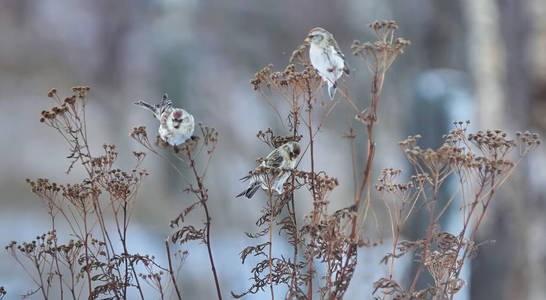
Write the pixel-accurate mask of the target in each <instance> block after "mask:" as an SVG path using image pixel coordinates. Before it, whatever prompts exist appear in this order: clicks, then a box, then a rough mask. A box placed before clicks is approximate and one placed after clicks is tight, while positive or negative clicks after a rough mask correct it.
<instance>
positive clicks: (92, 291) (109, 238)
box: [6, 86, 184, 299]
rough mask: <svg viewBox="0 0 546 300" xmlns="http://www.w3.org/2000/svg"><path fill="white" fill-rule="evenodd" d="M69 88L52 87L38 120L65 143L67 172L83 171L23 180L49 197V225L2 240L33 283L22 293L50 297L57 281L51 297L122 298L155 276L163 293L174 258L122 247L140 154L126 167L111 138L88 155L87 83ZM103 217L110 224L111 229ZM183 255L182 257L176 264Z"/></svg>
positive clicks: (138, 178)
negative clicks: (68, 91) (119, 164)
mask: <svg viewBox="0 0 546 300" xmlns="http://www.w3.org/2000/svg"><path fill="white" fill-rule="evenodd" d="M72 91H73V95H72V96H70V97H67V98H65V99H64V100H61V98H60V97H59V96H58V94H57V91H56V90H55V89H52V90H51V91H49V93H48V96H49V97H50V98H51V99H53V100H54V101H55V102H56V104H57V106H54V107H53V108H51V109H50V110H47V111H43V112H42V117H41V119H40V121H41V122H43V123H45V124H46V125H47V126H49V127H51V128H53V129H55V130H56V131H57V132H58V133H59V134H60V135H61V136H62V137H63V138H64V140H65V142H66V143H67V145H68V148H69V155H68V159H69V160H70V164H69V166H68V169H67V171H66V172H67V173H69V172H70V171H71V170H72V169H73V168H74V167H75V166H76V165H79V166H81V167H82V169H83V170H84V171H85V176H84V178H83V179H82V180H81V181H80V182H78V183H74V184H57V183H54V182H50V181H49V180H48V179H45V178H38V179H37V180H29V179H27V182H28V183H29V184H30V186H31V189H32V192H33V193H34V194H36V195H37V196H38V198H39V199H40V200H41V201H42V202H43V203H45V204H46V207H47V209H48V214H49V216H50V224H51V229H50V230H49V231H48V232H47V233H45V234H42V235H38V236H37V237H36V239H34V240H32V241H30V242H23V243H21V244H19V243H17V242H15V241H13V242H11V243H10V244H9V245H7V246H6V249H7V250H8V252H9V253H10V254H11V255H12V256H13V257H14V259H15V260H16V261H17V262H18V263H19V264H20V265H21V266H22V267H23V269H24V270H25V272H27V274H28V276H29V277H30V278H31V279H32V280H33V282H34V283H35V285H36V286H37V288H36V289H35V290H33V291H31V292H29V293H28V294H27V296H30V295H32V294H34V293H37V292H40V293H41V295H42V297H43V298H44V299H49V298H51V297H52V296H51V295H50V292H51V289H52V288H56V289H58V293H57V294H56V295H55V297H59V298H60V299H64V297H65V296H66V297H68V298H72V299H79V298H80V297H81V296H82V293H83V292H84V291H85V290H86V291H87V294H88V298H89V299H98V298H101V299H127V298H128V297H129V295H132V293H131V292H130V289H132V290H136V294H137V295H138V296H139V297H140V298H141V299H144V293H143V291H142V282H143V281H144V282H149V281H150V280H151V279H153V280H154V282H153V284H152V285H153V286H154V287H155V288H156V289H157V290H158V292H159V295H160V297H161V298H165V297H166V296H168V294H166V293H165V291H166V288H167V286H166V285H165V284H168V283H169V282H172V283H173V284H174V286H175V287H176V281H175V280H174V278H173V280H172V281H171V279H170V277H169V279H168V280H166V281H165V280H164V281H161V280H160V278H159V277H160V275H162V274H163V273H164V272H165V273H169V274H171V273H172V267H171V265H169V268H166V267H162V266H160V265H159V264H158V263H156V261H155V257H153V256H148V255H141V254H139V253H133V252H131V251H130V250H129V249H128V248H127V239H128V236H127V230H128V227H129V224H130V220H131V217H132V214H133V207H134V204H135V201H136V199H137V195H138V192H139V190H140V188H141V185H142V180H143V179H144V177H146V176H147V175H148V173H147V172H146V170H143V169H141V168H140V165H141V163H142V160H143V159H144V157H145V154H144V153H142V152H133V155H134V157H135V161H136V162H135V167H134V168H133V169H131V170H129V171H123V170H121V169H118V168H116V167H115V162H116V159H117V157H118V153H117V152H116V150H115V149H116V148H115V146H114V145H103V153H102V154H100V155H94V154H92V152H91V150H90V144H89V140H88V135H87V122H86V110H85V108H86V103H87V101H88V100H87V92H88V91H89V87H82V86H80V87H74V88H72ZM108 224H114V226H113V228H112V226H109V225H108ZM58 227H66V228H68V229H69V235H70V237H72V238H71V239H70V240H68V239H67V238H66V237H65V236H63V237H59V236H58V233H57V228H58ZM183 259H184V256H183V255H182V256H180V263H182V260H183ZM169 260H170V257H169ZM29 264H30V267H29V266H28V265H29ZM139 278H140V279H139ZM55 283H56V285H54V284H55ZM177 290H178V289H177ZM179 298H180V297H179Z"/></svg>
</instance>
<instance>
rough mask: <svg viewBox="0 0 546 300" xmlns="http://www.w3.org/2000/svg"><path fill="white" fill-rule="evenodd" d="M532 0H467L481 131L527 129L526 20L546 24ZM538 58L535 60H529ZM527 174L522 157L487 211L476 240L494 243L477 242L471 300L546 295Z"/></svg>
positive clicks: (539, 0)
mask: <svg viewBox="0 0 546 300" xmlns="http://www.w3.org/2000/svg"><path fill="white" fill-rule="evenodd" d="M529 1H530V2H536V3H535V6H539V7H541V8H542V9H544V8H545V6H546V3H545V2H544V1H543V0H529ZM529 1H514V0H465V13H466V18H467V26H468V30H469V36H470V39H469V41H468V45H469V61H470V70H471V72H472V76H473V77H474V83H475V87H474V90H475V99H476V102H477V105H478V118H479V120H480V124H479V127H480V128H501V129H504V130H507V131H509V132H513V131H515V130H521V129H525V128H529V127H530V126H532V122H530V120H531V118H530V115H531V111H532V109H531V102H530V99H531V95H530V91H531V90H532V89H531V84H530V82H532V80H530V79H531V74H530V72H529V68H528V65H527V64H526V63H529V61H527V60H526V58H528V57H529V55H528V54H531V53H526V47H525V45H526V44H527V42H528V41H529V40H531V41H532V40H534V39H535V38H534V37H531V35H530V30H529V27H530V25H529V23H530V22H532V21H531V20H533V21H534V22H542V25H540V26H542V27H540V26H536V28H540V29H541V30H542V33H541V34H542V35H544V33H545V31H546V26H544V19H541V18H540V17H538V15H537V17H535V18H532V16H529V15H528V14H526V12H525V11H524V9H523V7H525V5H526V4H528V2H529ZM533 10H534V9H533ZM535 12H536V11H535ZM536 13H537V14H538V12H536ZM544 49H545V47H542V48H540V47H535V48H534V50H533V51H535V52H536V51H539V52H541V53H533V54H534V55H535V56H536V57H539V58H542V59H543V58H544V56H543V55H544V54H543V51H544ZM531 57H534V56H533V55H531ZM535 63H539V62H533V63H532V64H535ZM542 63H543V64H542V67H537V68H539V69H540V70H541V71H540V72H544V70H546V68H545V67H544V64H545V63H544V62H542ZM542 84H544V81H543V82H542ZM530 177H532V176H531V174H530V169H529V165H528V164H526V162H525V161H524V162H523V163H522V164H520V165H519V166H518V170H517V172H516V173H515V177H514V178H513V179H512V180H510V183H507V184H506V185H505V186H503V187H502V188H501V193H498V194H497V199H496V200H497V201H495V203H494V205H493V206H492V207H491V208H490V211H489V212H488V216H486V223H485V224H484V225H483V226H482V227H481V230H480V238H482V239H485V240H488V239H492V240H496V241H497V242H496V243H495V244H493V245H492V246H484V247H481V248H480V252H479V256H478V257H477V258H476V259H475V260H474V261H473V270H472V281H471V295H472V299H540V298H541V297H543V296H544V295H543V290H544V288H543V284H544V278H545V277H544V264H543V261H537V259H539V257H537V256H540V255H535V256H533V255H532V253H534V252H537V251H536V250H533V249H534V248H536V247H533V246H532V245H533V244H536V243H535V242H534V240H536V239H537V236H536V235H537V234H536V232H535V233H534V234H533V233H532V231H531V230H530V229H532V228H535V227H536V226H537V221H538V220H540V219H541V218H540V217H539V216H540V215H541V214H537V213H535V212H534V211H536V209H537V208H539V207H540V206H539V203H538V201H537V199H538V195H537V193H536V192H533V190H532V189H530V188H529V186H530V185H531V181H530V180H529V179H530ZM538 222H540V221H538ZM539 228H540V227H539ZM541 228H544V227H541ZM543 244H544V243H542V245H543ZM539 248H543V246H541V247H539ZM542 259H544V255H542Z"/></svg>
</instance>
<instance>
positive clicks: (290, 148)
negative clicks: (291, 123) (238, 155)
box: [237, 142, 301, 199]
mask: <svg viewBox="0 0 546 300" xmlns="http://www.w3.org/2000/svg"><path fill="white" fill-rule="evenodd" d="M300 152H301V147H300V144H298V143H297V142H288V143H285V144H283V145H281V146H280V147H278V148H276V149H275V150H273V151H272V152H271V153H269V155H267V157H266V158H265V160H264V161H263V162H262V163H261V164H260V166H261V167H271V168H278V169H279V170H278V172H272V173H269V174H274V175H272V176H273V177H272V178H269V180H271V182H270V185H271V189H272V190H274V191H276V192H277V193H278V194H282V192H283V185H284V182H285V181H286V180H287V179H288V177H289V176H290V172H289V171H288V170H287V169H289V170H292V169H294V167H296V160H297V158H298V156H299V155H300ZM265 176H266V175H263V174H258V175H252V174H250V175H248V176H245V177H243V178H241V180H243V181H247V180H249V179H251V181H250V184H249V185H248V188H247V189H246V190H244V191H243V192H242V193H240V194H239V195H237V197H241V196H243V195H244V196H246V197H247V198H249V199H250V198H252V196H254V194H255V193H256V191H257V190H258V188H259V187H261V188H262V189H264V190H267V189H269V185H268V183H267V182H266V180H267V179H266V178H264V177H265Z"/></svg>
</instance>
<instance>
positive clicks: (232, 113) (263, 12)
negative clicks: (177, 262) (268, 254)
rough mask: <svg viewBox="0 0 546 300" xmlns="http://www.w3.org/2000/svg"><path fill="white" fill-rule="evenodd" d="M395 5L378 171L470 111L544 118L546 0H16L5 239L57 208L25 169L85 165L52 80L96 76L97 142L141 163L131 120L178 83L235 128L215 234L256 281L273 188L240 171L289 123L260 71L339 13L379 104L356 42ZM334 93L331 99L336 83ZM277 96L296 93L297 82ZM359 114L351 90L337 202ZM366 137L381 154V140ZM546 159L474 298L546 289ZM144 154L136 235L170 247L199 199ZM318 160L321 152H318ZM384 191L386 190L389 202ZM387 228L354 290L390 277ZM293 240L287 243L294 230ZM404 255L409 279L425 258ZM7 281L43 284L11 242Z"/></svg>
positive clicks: (202, 294) (340, 130) (223, 134)
mask: <svg viewBox="0 0 546 300" xmlns="http://www.w3.org/2000/svg"><path fill="white" fill-rule="evenodd" d="M383 19H393V20H395V21H397V22H398V24H399V26H400V29H399V30H398V32H397V35H398V36H401V37H404V38H405V39H408V40H410V41H411V42H412V45H411V46H410V47H408V48H407V49H406V52H405V54H404V55H402V56H400V57H399V58H398V59H397V60H396V62H395V63H394V65H393V66H392V68H391V70H390V71H389V73H388V74H387V78H386V81H385V86H384V93H383V97H382V99H381V103H380V105H379V116H378V117H379V120H380V122H379V124H378V125H377V130H378V131H377V134H376V136H377V138H376V139H377V140H376V142H377V145H378V151H377V155H376V160H375V162H374V163H375V165H374V168H375V173H374V179H375V178H376V177H377V175H378V171H379V170H381V169H382V168H384V167H395V168H403V169H408V166H407V164H406V162H405V160H404V159H403V155H402V152H401V151H400V149H399V147H398V145H397V142H398V141H400V140H403V139H405V137H407V136H408V135H414V134H417V133H420V134H421V135H423V136H424V138H423V141H422V145H421V146H422V147H423V148H424V147H438V146H439V145H440V142H441V140H440V137H441V135H442V134H444V133H446V132H447V131H448V130H449V129H450V128H452V127H451V125H450V124H451V121H453V120H471V121H472V125H471V128H472V130H479V129H486V128H502V129H504V130H506V131H507V132H509V133H511V134H512V136H514V135H513V133H514V132H515V131H516V130H525V129H530V130H533V131H537V132H539V133H543V132H544V130H545V129H546V1H544V0H497V1H495V0H464V1H435V0H406V1H381V0H368V1H362V0H340V1H327V0H320V1H311V0H303V1H289V0H282V1H261V2H258V1H252V0H236V1H220V0H202V1H196V0H194V1H190V0H186V1H176V0H138V1H128V0H118V1H108V0H95V1H83V0H40V1H33V0H3V1H1V2H0V41H1V42H0V108H1V109H0V128H1V130H0V134H1V143H2V144H1V145H0V157H2V159H1V160H0V172H1V174H0V189H1V193H0V205H1V209H0V244H1V245H2V246H4V245H6V244H7V243H9V242H10V241H12V240H17V241H25V240H30V239H32V238H34V237H35V236H36V234H41V233H43V232H44V231H46V230H47V229H46V228H47V226H48V221H49V219H48V216H47V214H46V209H45V207H44V205H43V204H42V203H40V201H39V200H38V199H37V198H36V197H35V196H34V195H33V194H32V193H31V192H30V190H29V188H28V185H27V184H26V183H25V178H31V179H34V178H37V177H48V178H51V179H52V180H55V181H57V182H60V183H68V182H77V181H78V180H79V179H80V178H81V172H78V171H77V170H75V171H74V172H73V173H71V174H70V175H66V174H65V173H64V171H65V170H66V168H67V167H68V161H67V160H66V156H67V154H68V150H67V149H66V147H65V144H64V141H63V140H62V138H61V137H60V136H59V135H58V134H56V132H55V131H54V130H52V129H50V128H47V127H45V126H43V124H41V123H39V116H40V112H41V111H42V110H43V109H46V108H48V107H50V106H51V105H52V104H53V103H52V102H51V100H50V99H48V98H47V97H46V94H47V91H48V90H49V89H50V88H53V87H55V88H57V90H58V91H59V94H60V95H61V97H63V96H69V95H70V88H71V87H72V86H74V85H89V86H90V87H91V91H90V94H89V99H90V102H89V105H88V122H89V132H90V140H91V143H92V144H94V145H95V147H96V149H97V150H98V149H99V148H100V146H101V145H102V144H103V143H112V144H116V145H117V146H118V148H117V149H118V151H119V153H120V158H119V166H120V167H121V168H131V167H132V163H133V161H132V155H130V153H131V151H132V150H138V151H143V148H142V147H141V146H140V145H139V144H137V143H136V142H134V141H133V140H131V139H130V137H129V133H130V131H131V129H132V128H133V127H135V126H139V125H146V126H147V127H148V129H149V132H151V131H154V130H155V129H156V128H157V122H156V121H155V120H154V119H153V118H152V116H151V115H150V114H149V113H147V112H146V111H144V110H142V109H140V108H138V107H137V106H135V105H133V104H132V103H133V102H134V101H136V100H138V99H143V100H147V101H149V102H157V101H159V99H160V97H161V95H162V94H163V93H164V92H167V93H169V96H170V98H171V99H173V100H174V101H175V102H176V104H177V105H179V106H182V107H184V108H185V109H186V110H188V111H189V112H191V113H192V114H194V116H195V118H196V119H197V120H198V121H201V122H203V123H205V124H207V125H209V126H213V127H216V128H217V129H218V130H219V132H220V143H219V145H218V149H217V153H216V154H215V156H214V159H213V162H212V165H211V167H210V170H209V173H208V174H209V175H208V178H207V184H208V185H209V187H210V200H209V201H210V204H209V205H210V207H211V210H212V212H211V214H212V218H213V221H212V224H213V225H212V226H213V228H212V234H213V236H212V239H213V241H212V243H213V245H212V246H213V251H214V253H215V255H216V256H217V257H216V262H217V269H218V272H219V276H220V277H221V286H222V289H223V291H224V294H225V297H229V294H228V292H229V291H231V290H234V291H236V292H240V291H243V290H244V289H245V287H248V285H249V283H248V277H249V276H250V273H249V271H250V268H251V266H252V265H251V263H252V262H250V263H248V262H247V263H246V264H245V265H241V264H240V261H239V258H238V257H239V252H240V250H241V249H243V248H244V247H245V245H248V244H250V243H251V242H253V241H250V240H249V239H248V238H247V237H246V236H245V235H244V234H243V232H244V231H253V230H254V222H255V218H256V217H257V216H258V213H259V210H260V208H261V206H262V205H263V204H264V203H265V202H264V201H265V197H264V196H263V194H262V195H260V196H259V197H255V199H252V201H249V200H247V199H236V198H234V195H236V194H237V193H238V192H240V191H241V189H243V188H244V187H245V185H244V184H243V183H240V182H239V181H238V178H240V177H242V176H244V175H245V174H246V173H247V171H248V170H249V169H250V168H252V167H254V165H255V158H256V157H258V156H264V155H266V154H267V153H268V152H269V151H270V149H268V148H267V146H265V145H264V144H262V143H261V142H259V141H258V140H257V139H256V136H255V135H256V133H257V131H258V130H264V129H266V128H268V127H271V128H272V129H274V130H275V132H276V133H278V134H285V132H283V128H282V126H281V125H280V124H279V120H278V119H277V117H276V115H275V114H274V113H273V111H272V110H271V109H270V108H269V106H268V105H267V103H266V102H265V101H263V100H262V99H261V96H260V95H259V93H257V92H255V91H253V90H252V88H251V85H250V84H249V80H250V79H252V78H253V76H254V73H255V72H257V71H258V70H260V69H261V68H262V67H264V66H266V65H268V64H269V63H272V64H274V70H282V69H284V67H285V66H286V64H287V63H288V59H289V57H290V55H291V53H292V51H293V50H294V49H295V48H296V47H297V46H299V45H300V44H302V43H303V39H304V38H305V37H306V34H307V32H308V31H309V30H310V29H311V28H313V27H315V26H321V27H324V28H326V29H327V30H329V31H330V32H332V33H333V34H334V35H335V37H336V40H337V41H338V43H339V45H340V47H341V50H342V51H343V52H344V53H345V55H346V57H347V61H348V62H349V65H350V66H351V71H352V72H351V77H350V78H346V79H345V80H344V82H343V88H345V89H349V90H350V95H351V97H352V98H353V99H354V100H355V102H356V103H357V104H358V105H359V107H362V108H364V107H366V106H367V105H368V103H369V96H368V95H369V86H370V83H369V82H370V81H369V80H370V76H369V74H368V71H367V68H366V66H365V64H364V62H363V61H361V60H359V59H358V58H356V57H354V56H353V55H352V54H351V50H350V45H351V43H352V41H353V40H354V39H358V40H361V41H368V40H373V36H372V35H371V32H370V31H369V30H368V24H369V23H371V22H373V21H374V20H383ZM322 96H323V98H322V99H323V100H324V103H325V105H326V106H328V105H329V100H328V99H327V98H326V93H323V94H322ZM338 97H339V95H338ZM272 99H274V100H275V101H278V102H277V103H278V104H279V106H281V107H282V103H281V100H280V99H277V98H272ZM348 114H349V115H350V113H348V108H347V107H346V104H344V103H340V104H339V105H338V106H337V107H336V109H335V110H334V113H333V114H332V115H331V117H330V118H329V119H328V120H327V122H326V123H325V125H324V126H323V128H322V129H321V131H322V132H321V133H320V134H319V136H318V140H317V143H318V146H317V148H316V149H318V150H317V154H316V155H317V156H318V159H317V162H316V164H317V168H318V169H320V170H326V171H327V172H328V174H329V175H331V176H335V177H337V178H339V180H340V182H341V185H340V187H338V188H337V189H336V190H335V191H334V192H333V193H332V195H331V197H330V200H331V201H332V202H333V203H332V205H333V207H334V208H339V207H342V206H346V205H349V204H350V202H351V199H352V193H353V185H352V168H351V156H350V148H349V143H348V141H347V140H346V139H344V138H343V135H344V134H346V133H347V131H348V124H349V121H348V117H347V116H348ZM352 116H353V115H350V117H352ZM360 129H362V130H363V128H360ZM542 135H543V134H542ZM360 146H361V148H360V149H362V151H360V152H361V153H360V154H359V156H360V159H363V157H364V155H365V150H364V149H365V144H364V142H363V141H362V143H361V144H360ZM545 166H546V151H545V149H544V147H539V149H538V150H537V151H535V152H534V153H532V154H531V155H530V156H529V157H528V158H526V159H525V160H524V161H523V162H522V163H521V165H520V166H519V168H518V170H517V172H516V174H515V176H514V177H513V178H511V179H510V180H509V182H507V184H506V185H505V186H503V188H502V190H501V193H499V195H498V198H497V199H496V201H495V202H494V204H493V206H492V207H491V208H490V210H489V211H488V215H487V216H486V220H485V223H483V224H482V227H481V228H480V232H479V233H480V234H479V241H487V240H495V241H496V243H494V244H491V245H488V246H485V247H482V248H480V253H479V256H478V257H477V258H476V259H474V260H472V262H471V265H469V268H467V270H466V271H465V278H466V279H467V282H468V285H467V286H466V287H465V289H464V290H463V291H462V292H461V293H460V294H459V296H458V297H459V298H458V299H546V291H545V289H546V285H545V283H546V268H545V265H546V235H545V234H544V229H545V228H546V203H545V196H546V189H545V188H544V182H546V168H545ZM144 167H145V168H147V169H148V170H149V171H150V173H151V176H150V177H148V178H147V179H146V180H145V183H144V188H143V190H142V193H141V197H140V198H139V201H138V203H137V204H136V206H135V211H134V217H133V224H132V229H131V230H132V231H133V232H132V233H131V236H132V240H130V242H129V243H130V245H131V246H132V249H134V251H135V252H139V253H150V254H155V255H156V256H162V255H163V252H162V245H163V244H162V242H163V240H164V239H165V238H166V237H167V236H168V234H169V232H170V231H169V227H168V224H169V220H171V219H172V218H174V217H175V216H176V215H177V213H176V212H177V211H180V210H181V209H183V208H184V207H185V206H187V205H188V204H190V203H191V201H192V200H191V199H190V198H189V196H188V195H187V194H185V193H183V192H182V190H183V189H184V186H183V185H182V184H181V180H180V179H179V178H177V176H176V175H175V174H174V173H173V172H172V171H171V170H170V169H169V167H168V165H166V164H165V163H164V162H163V161H161V160H160V159H158V158H157V157H154V156H153V155H148V157H147V158H146V160H145V164H144ZM302 167H303V168H304V169H305V168H308V167H309V166H308V165H307V164H306V162H305V161H304V162H303V164H302ZM308 200H309V199H308V197H307V196H302V197H301V198H300V199H299V200H298V204H297V206H298V207H297V210H298V211H299V212H300V213H303V212H305V211H307V209H308V208H309V207H310V202H309V201H308ZM381 205H382V204H381V203H380V201H378V206H377V208H376V210H377V211H380V210H381V209H382V208H381V207H382V206H381ZM453 213H456V208H455V209H454V212H453ZM378 214H379V215H381V212H378ZM194 221H196V222H199V221H202V220H201V219H199V217H197V218H195V220H194ZM412 224H413V225H412V226H414V228H411V229H408V230H407V231H406V232H404V235H405V236H404V237H405V238H412V237H415V232H420V231H421V230H422V228H421V227H420V226H422V225H420V224H419V222H413V223H412ZM445 226H446V229H448V230H449V226H455V225H450V224H446V225H445ZM386 228H387V227H386ZM383 233H384V239H385V243H384V245H385V246H379V247H376V248H371V249H362V250H360V251H361V253H360V256H359V267H358V268H357V273H356V274H355V277H354V278H353V280H352V282H351V286H350V287H349V291H348V293H347V295H346V299H368V298H369V297H368V295H370V293H371V291H372V283H373V281H375V280H377V279H378V278H380V277H382V276H383V275H384V274H385V272H386V270H385V269H384V267H383V266H381V265H380V264H379V261H380V259H381V258H382V257H383V255H384V254H385V253H386V252H387V251H389V250H388V248H389V246H388V245H389V243H390V242H389V240H388V238H389V232H388V230H384V231H383ZM278 245H279V249H282V245H283V241H282V240H280V241H279V243H278ZM188 250H189V251H190V256H189V258H188V259H187V261H186V263H185V265H184V266H183V268H182V271H181V272H182V273H181V277H180V278H181V284H182V289H183V294H185V295H186V297H187V298H188V299H212V298H214V297H215V291H214V289H213V286H212V285H211V284H212V282H211V275H210V271H209V269H208V267H203V266H206V265H207V264H208V261H207V258H206V251H205V249H204V245H198V244H196V245H192V246H191V247H189V248H188ZM279 251H280V250H279ZM397 268H398V270H399V273H398V276H399V279H400V280H401V282H402V283H405V284H407V278H408V276H409V275H408V274H406V273H405V272H406V271H410V270H411V269H412V267H411V265H410V264H409V261H408V260H406V262H404V261H401V262H400V263H399V264H398V265H397ZM404 280H406V281H404ZM0 285H3V286H5V288H6V289H7V291H8V295H7V299H17V298H19V297H20V295H22V294H25V293H27V292H28V291H30V290H32V289H33V284H32V282H31V281H30V280H29V278H28V277H27V276H26V275H25V273H24V272H23V271H22V269H21V268H20V267H19V266H18V265H16V264H15V261H14V260H13V259H12V258H11V257H10V256H9V255H8V254H7V253H6V252H5V251H3V252H0ZM33 297H34V298H37V297H38V295H34V296H33ZM260 297H262V298H265V299H267V298H269V296H268V295H267V293H263V294H261V295H260V296H259V297H258V296H256V297H251V296H249V297H247V298H253V299H254V298H260Z"/></svg>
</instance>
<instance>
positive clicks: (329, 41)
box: [328, 38, 345, 59]
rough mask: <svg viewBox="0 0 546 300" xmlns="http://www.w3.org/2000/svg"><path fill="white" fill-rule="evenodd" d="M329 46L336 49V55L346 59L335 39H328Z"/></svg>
mask: <svg viewBox="0 0 546 300" xmlns="http://www.w3.org/2000/svg"><path fill="white" fill-rule="evenodd" d="M328 44H329V45H330V46H332V47H333V48H334V53H335V54H337V55H339V56H341V58H343V59H345V55H343V52H341V50H340V49H339V45H338V44H337V42H336V40H334V39H333V38H330V39H328Z"/></svg>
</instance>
